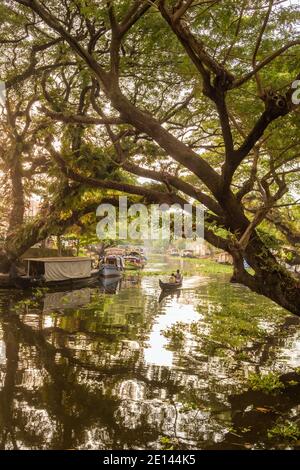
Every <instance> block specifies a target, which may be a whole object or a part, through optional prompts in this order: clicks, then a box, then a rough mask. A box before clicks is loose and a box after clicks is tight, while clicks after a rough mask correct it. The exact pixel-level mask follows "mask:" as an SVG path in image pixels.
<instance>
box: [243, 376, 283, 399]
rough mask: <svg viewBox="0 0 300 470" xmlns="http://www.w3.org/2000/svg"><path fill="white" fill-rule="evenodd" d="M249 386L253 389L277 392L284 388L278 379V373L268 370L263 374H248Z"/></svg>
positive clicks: (271, 392)
mask: <svg viewBox="0 0 300 470" xmlns="http://www.w3.org/2000/svg"><path fill="white" fill-rule="evenodd" d="M249 387H250V388H251V389H252V390H255V391H261V392H264V393H269V394H277V393H279V392H280V391H281V390H282V389H283V388H284V384H283V383H282V382H281V381H280V379H279V376H278V374H275V373H273V372H270V373H268V374H263V375H261V374H250V375H249Z"/></svg>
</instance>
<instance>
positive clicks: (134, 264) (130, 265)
mask: <svg viewBox="0 0 300 470" xmlns="http://www.w3.org/2000/svg"><path fill="white" fill-rule="evenodd" d="M124 260H125V268H126V269H143V268H144V267H145V264H146V258H145V257H144V256H143V255H141V254H140V253H139V252H137V251H132V252H130V253H129V254H128V255H126V256H124Z"/></svg>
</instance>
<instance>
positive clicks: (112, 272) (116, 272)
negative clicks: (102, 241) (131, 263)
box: [99, 255, 124, 277]
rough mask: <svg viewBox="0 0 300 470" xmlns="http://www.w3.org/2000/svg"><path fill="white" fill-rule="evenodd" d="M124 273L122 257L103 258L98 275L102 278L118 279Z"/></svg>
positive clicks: (110, 256)
mask: <svg viewBox="0 0 300 470" xmlns="http://www.w3.org/2000/svg"><path fill="white" fill-rule="evenodd" d="M123 271H124V260H123V257H122V256H118V255H109V256H105V257H104V258H103V259H102V260H101V262H100V266H99V275H100V276H103V277H118V276H121V275H122V273H123Z"/></svg>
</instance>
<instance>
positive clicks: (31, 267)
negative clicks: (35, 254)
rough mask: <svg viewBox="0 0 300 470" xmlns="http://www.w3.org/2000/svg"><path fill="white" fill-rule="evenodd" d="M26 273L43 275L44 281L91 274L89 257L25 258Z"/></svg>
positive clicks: (80, 277) (81, 277)
mask: <svg viewBox="0 0 300 470" xmlns="http://www.w3.org/2000/svg"><path fill="white" fill-rule="evenodd" d="M24 261H26V262H27V275H28V276H40V275H43V276H44V278H45V281H46V282H49V281H64V280H66V279H83V278H87V277H90V276H91V270H92V260H91V258H83V257H82V258H75V257H61V258H26V259H25V260H24Z"/></svg>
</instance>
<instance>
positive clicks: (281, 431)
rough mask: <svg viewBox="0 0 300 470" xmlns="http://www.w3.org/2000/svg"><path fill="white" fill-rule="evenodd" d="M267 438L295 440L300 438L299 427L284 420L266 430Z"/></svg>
mask: <svg viewBox="0 0 300 470" xmlns="http://www.w3.org/2000/svg"><path fill="white" fill-rule="evenodd" d="M268 437H269V439H277V440H279V439H280V440H282V439H283V440H286V441H297V440H298V439H299V438H300V428H299V426H298V425H297V424H296V423H293V422H291V421H285V422H284V423H277V424H276V425H275V426H274V427H273V428H271V429H269V430H268Z"/></svg>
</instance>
